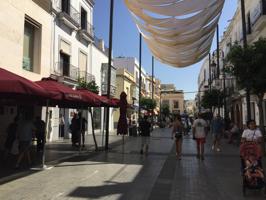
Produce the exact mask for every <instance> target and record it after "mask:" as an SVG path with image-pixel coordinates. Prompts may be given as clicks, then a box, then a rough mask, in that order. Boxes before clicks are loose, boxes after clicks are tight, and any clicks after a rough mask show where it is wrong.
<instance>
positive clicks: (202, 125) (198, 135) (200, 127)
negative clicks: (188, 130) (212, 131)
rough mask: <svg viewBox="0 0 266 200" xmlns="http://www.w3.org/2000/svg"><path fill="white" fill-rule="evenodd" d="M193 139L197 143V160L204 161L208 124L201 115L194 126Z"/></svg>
mask: <svg viewBox="0 0 266 200" xmlns="http://www.w3.org/2000/svg"><path fill="white" fill-rule="evenodd" d="M192 133H193V139H195V140H196V142H197V158H198V159H201V160H204V144H205V142H206V134H207V122H206V121H205V120H204V119H202V115H201V113H199V114H198V119H196V120H195V121H194V123H193V126H192Z"/></svg>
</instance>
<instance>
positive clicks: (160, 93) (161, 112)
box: [160, 90, 162, 124]
mask: <svg viewBox="0 0 266 200" xmlns="http://www.w3.org/2000/svg"><path fill="white" fill-rule="evenodd" d="M161 123H162V91H161V90H160V124H161Z"/></svg>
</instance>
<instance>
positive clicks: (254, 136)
mask: <svg viewBox="0 0 266 200" xmlns="http://www.w3.org/2000/svg"><path fill="white" fill-rule="evenodd" d="M247 126H248V128H247V129H245V130H244V131H243V133H242V138H241V143H243V142H257V143H261V142H262V134H261V131H260V130H259V129H258V128H257V126H256V122H255V120H250V121H249V122H248V123H247Z"/></svg>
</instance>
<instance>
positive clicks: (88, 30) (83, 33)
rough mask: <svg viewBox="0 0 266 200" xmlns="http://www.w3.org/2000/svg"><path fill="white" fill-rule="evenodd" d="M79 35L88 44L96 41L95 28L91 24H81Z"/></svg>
mask: <svg viewBox="0 0 266 200" xmlns="http://www.w3.org/2000/svg"><path fill="white" fill-rule="evenodd" d="M78 34H79V37H80V38H82V39H84V40H86V41H87V42H92V41H93V40H94V28H93V26H92V25H91V24H90V23H81V27H80V29H79V31H78Z"/></svg>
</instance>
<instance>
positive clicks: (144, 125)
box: [139, 116, 151, 154]
mask: <svg viewBox="0 0 266 200" xmlns="http://www.w3.org/2000/svg"><path fill="white" fill-rule="evenodd" d="M139 127H140V136H141V137H142V140H141V141H142V142H141V143H142V144H141V150H140V154H143V152H144V150H145V153H146V154H147V153H148V149H149V137H150V129H151V123H150V122H149V121H148V116H144V119H143V120H141V121H140V124H139Z"/></svg>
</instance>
